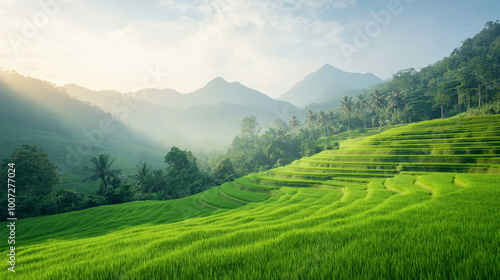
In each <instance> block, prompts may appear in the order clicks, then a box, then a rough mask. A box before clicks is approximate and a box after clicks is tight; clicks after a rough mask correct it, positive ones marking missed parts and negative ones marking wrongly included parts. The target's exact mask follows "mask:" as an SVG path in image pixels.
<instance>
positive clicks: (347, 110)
mask: <svg viewBox="0 0 500 280" xmlns="http://www.w3.org/2000/svg"><path fill="white" fill-rule="evenodd" d="M352 107H353V103H352V97H347V96H345V95H344V97H342V100H341V101H340V111H341V112H342V114H344V115H347V129H348V130H351V123H350V114H351V111H352Z"/></svg>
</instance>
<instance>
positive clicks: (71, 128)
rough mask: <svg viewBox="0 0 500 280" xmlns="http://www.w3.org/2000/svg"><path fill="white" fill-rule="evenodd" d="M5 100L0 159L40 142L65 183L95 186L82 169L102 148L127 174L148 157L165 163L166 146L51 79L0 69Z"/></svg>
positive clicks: (86, 187) (1, 109) (81, 187)
mask: <svg viewBox="0 0 500 280" xmlns="http://www.w3.org/2000/svg"><path fill="white" fill-rule="evenodd" d="M0 101H1V102H0V119H2V121H1V122H0V130H1V131H2V133H1V134H0V158H5V157H9V156H10V155H11V154H12V152H13V150H14V149H16V148H21V147H22V144H36V145H37V146H39V147H41V148H42V149H43V150H44V151H45V152H47V153H48V154H49V157H50V158H51V160H52V161H54V162H55V163H56V164H57V166H58V168H59V170H60V171H61V174H62V180H61V184H60V187H67V188H75V189H77V190H79V191H83V192H90V191H95V190H96V188H97V183H96V182H86V183H82V179H83V178H85V177H86V176H87V175H88V174H87V172H85V171H83V169H82V168H83V166H85V165H87V163H88V162H89V159H90V158H91V157H93V156H95V155H97V154H98V153H109V154H110V155H111V156H112V157H116V161H115V164H114V166H115V167H116V168H119V169H122V170H123V171H124V173H131V172H132V170H133V169H134V167H135V165H136V164H139V163H140V162H142V161H143V160H144V161H147V162H148V163H150V164H151V165H154V166H157V167H162V166H163V164H162V162H163V160H162V155H165V154H166V153H167V151H168V150H167V149H166V148H165V149H163V148H160V147H157V146H156V145H154V144H153V142H151V141H150V140H148V139H147V138H145V137H144V136H142V135H140V134H139V133H137V132H135V131H133V130H131V129H130V128H129V127H127V126H126V125H124V124H123V123H122V122H121V121H119V120H117V119H116V118H113V117H112V116H111V114H109V113H106V112H104V111H103V110H102V109H100V108H99V107H96V106H92V105H90V104H89V103H85V102H82V101H80V100H76V99H74V98H72V97H71V96H69V95H68V93H67V92H66V90H64V89H61V88H56V87H55V86H54V85H52V84H50V83H47V82H44V81H40V80H37V79H34V78H29V77H24V76H22V75H19V74H17V73H15V72H3V71H0Z"/></svg>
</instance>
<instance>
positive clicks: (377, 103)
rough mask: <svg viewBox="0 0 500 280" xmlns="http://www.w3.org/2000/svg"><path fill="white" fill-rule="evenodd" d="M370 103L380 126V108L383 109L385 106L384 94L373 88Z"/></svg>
mask: <svg viewBox="0 0 500 280" xmlns="http://www.w3.org/2000/svg"><path fill="white" fill-rule="evenodd" d="M371 105H372V108H373V110H375V111H376V112H377V120H378V123H379V126H381V122H380V110H382V109H384V108H385V107H386V106H387V100H386V99H385V96H384V95H383V94H381V93H380V92H379V91H378V90H375V92H374V93H372V100H371Z"/></svg>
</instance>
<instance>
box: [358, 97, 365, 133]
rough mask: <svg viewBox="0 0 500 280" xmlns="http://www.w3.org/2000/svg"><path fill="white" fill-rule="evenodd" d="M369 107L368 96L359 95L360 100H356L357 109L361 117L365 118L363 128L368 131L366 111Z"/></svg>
mask: <svg viewBox="0 0 500 280" xmlns="http://www.w3.org/2000/svg"><path fill="white" fill-rule="evenodd" d="M366 107H368V102H367V100H366V96H365V95H364V94H360V95H358V100H356V108H358V110H359V111H360V112H361V117H363V126H364V127H365V129H366V121H365V109H366Z"/></svg>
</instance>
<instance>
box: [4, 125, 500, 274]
mask: <svg viewBox="0 0 500 280" xmlns="http://www.w3.org/2000/svg"><path fill="white" fill-rule="evenodd" d="M498 123H500V116H489V117H478V118H464V119H449V120H444V121H441V120H436V121H430V122H423V123H419V124H412V125H408V126H401V127H397V128H394V129H388V130H384V132H382V133H380V134H377V135H372V136H367V137H366V136H362V138H361V139H350V138H349V137H344V136H342V137H344V138H341V137H340V136H338V137H339V138H337V140H340V139H343V140H340V141H341V146H340V147H341V149H340V150H339V151H325V152H322V153H320V154H318V155H315V156H312V157H310V158H304V159H301V160H298V161H295V162H294V163H292V164H291V165H289V166H286V167H283V168H278V169H274V170H271V171H269V172H267V173H259V174H253V175H249V176H247V177H243V178H238V179H237V180H235V182H234V183H233V184H231V183H226V184H224V185H222V186H220V187H216V188H212V189H210V190H207V191H205V192H204V193H202V194H198V195H195V196H191V197H188V198H184V199H179V200H173V201H160V202H157V201H145V202H134V203H127V204H122V205H113V206H104V207H97V208H92V209H87V210H84V211H79V212H73V213H66V214H60V215H54V216H47V217H37V218H30V219H25V220H20V221H18V222H17V223H18V228H17V229H16V230H17V232H16V237H17V241H18V244H16V245H17V251H16V257H17V262H18V263H17V267H16V268H17V269H16V270H17V272H16V275H15V276H16V277H15V278H14V277H13V275H12V273H11V274H9V273H8V272H7V264H6V263H5V262H4V265H3V267H2V270H1V271H0V277H1V278H2V279H500V223H499V222H498V221H500V204H499V203H498V201H499V199H500V183H499V182H500V175H491V174H467V173H449V172H448V173H446V172H439V173H429V172H424V171H426V170H427V169H430V168H437V169H438V170H441V171H446V170H452V171H453V172H482V173H494V172H495V170H498V166H499V165H500V156H499V154H498V153H497V152H496V150H495V148H494V147H497V146H496V142H498V141H500V128H499V127H498V125H496V124H498ZM474 128H481V129H483V131H487V132H488V134H489V135H490V136H488V141H483V140H484V138H481V136H480V135H479V134H478V133H469V132H471V131H476V130H475V129H474ZM419 132H422V133H419ZM434 132H435V133H434ZM441 132H442V133H446V135H447V137H448V136H452V135H453V134H455V135H456V136H457V137H456V138H449V139H451V140H452V141H449V142H445V139H444V138H442V137H440V138H439V142H438V141H436V142H434V141H435V139H436V138H433V137H432V135H434V134H439V133H441ZM429 135H431V136H430V137H429ZM491 135H493V136H491ZM494 135H498V137H497V136H494ZM412 136H414V137H415V139H419V140H418V141H421V140H422V141H423V139H426V138H425V137H427V139H428V140H427V142H426V143H425V145H426V146H425V147H424V148H426V147H433V145H434V144H436V146H440V147H439V148H442V149H443V150H446V147H445V146H446V145H448V144H449V146H450V149H449V150H450V151H451V150H454V147H463V146H465V145H462V143H465V142H467V143H468V144H467V146H468V147H475V146H476V147H481V149H482V150H484V151H485V154H480V155H470V154H469V155H467V154H463V155H457V154H455V155H412V154H407V155H401V154H398V155H395V154H394V153H395V152H397V150H398V149H399V150H405V148H407V149H409V150H411V149H413V148H416V147H414V146H413V147H412V148H410V147H404V145H405V144H408V145H414V144H415V142H411V141H415V140H411V139H412ZM397 138H405V139H408V141H407V142H399V140H397V141H396V140H395V141H394V142H390V141H385V142H384V144H383V145H384V146H383V147H381V148H380V149H379V148H377V144H375V140H376V139H380V140H381V141H384V139H397ZM460 139H463V140H460ZM325 141H328V139H325ZM342 141H343V142H342ZM391 141H392V140H391ZM405 141H406V140H405ZM424 142H425V141H424ZM342 143H344V144H345V145H342ZM370 143H371V144H370ZM446 143H448V144H446ZM473 143H477V145H473ZM444 144H446V145H444ZM391 145H394V148H395V149H393V151H392V153H391V147H390V146H391ZM461 145H462V146H461ZM361 146H362V147H363V150H362V151H361V149H360V148H359V147H361ZM369 147H372V148H369ZM434 148H435V147H433V149H434ZM361 152H362V153H364V154H360V153H361ZM377 152H383V154H378V153H377ZM378 165H380V166H378ZM394 168H396V170H398V171H400V172H399V174H398V172H394ZM426 168H427V169H426ZM386 171H390V173H391V174H387V173H388V172H386ZM378 172H380V173H382V174H378V175H382V176H384V177H386V178H375V177H373V175H377V173H378ZM370 174H371V175H372V177H364V176H368V175H370ZM317 175H320V176H317ZM308 176H311V177H310V178H313V179H314V180H308V179H306V178H308ZM231 199H233V200H232V202H231ZM200 201H202V202H203V203H205V204H206V205H211V207H212V209H216V210H210V209H208V208H205V207H202V206H200V204H203V203H200ZM0 227H4V228H5V223H2V224H0ZM5 232H6V231H3V232H2V234H3V235H2V236H0V239H2V240H6V238H7V235H6V233H5ZM5 244H6V243H3V244H2V246H3V247H2V251H1V254H2V255H4V256H5V255H6V253H7V250H6V245H5Z"/></svg>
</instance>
